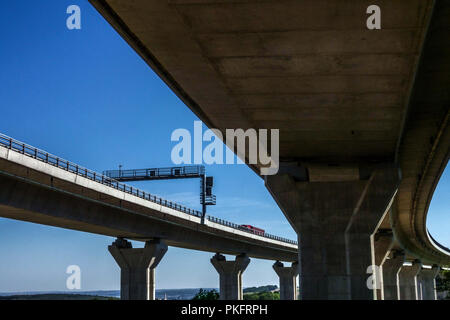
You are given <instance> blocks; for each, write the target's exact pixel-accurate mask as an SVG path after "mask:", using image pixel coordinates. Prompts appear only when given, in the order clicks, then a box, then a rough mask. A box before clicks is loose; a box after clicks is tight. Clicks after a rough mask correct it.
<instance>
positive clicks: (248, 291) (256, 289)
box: [244, 285, 278, 293]
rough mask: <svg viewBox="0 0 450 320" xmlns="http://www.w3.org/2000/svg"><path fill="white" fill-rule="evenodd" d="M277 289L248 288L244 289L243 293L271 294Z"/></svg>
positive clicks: (263, 287) (275, 287) (266, 287)
mask: <svg viewBox="0 0 450 320" xmlns="http://www.w3.org/2000/svg"><path fill="white" fill-rule="evenodd" d="M277 289H278V286H275V285H268V286H261V287H249V288H245V289H244V293H258V292H271V291H275V290H277Z"/></svg>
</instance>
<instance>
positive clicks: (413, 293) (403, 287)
mask: <svg viewBox="0 0 450 320" xmlns="http://www.w3.org/2000/svg"><path fill="white" fill-rule="evenodd" d="M421 269H422V263H421V262H420V261H419V260H416V261H414V262H413V263H412V265H410V266H409V265H403V266H402V267H401V269H400V271H399V273H398V292H399V295H398V296H399V300H419V286H418V284H417V275H418V274H419V272H420V270H421Z"/></svg>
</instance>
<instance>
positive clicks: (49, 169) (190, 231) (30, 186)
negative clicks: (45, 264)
mask: <svg viewBox="0 0 450 320" xmlns="http://www.w3.org/2000/svg"><path fill="white" fill-rule="evenodd" d="M0 216H1V217H6V218H11V219H16V220H23V221H30V222H35V223H40V224H45V225H51V226H57V227H63V228H68V229H74V230H80V231H85V232H91V233H97V234H104V235H108V236H113V237H123V238H127V239H134V240H140V241H146V240H150V239H154V238H159V239H163V240H164V241H165V242H166V243H167V244H168V245H169V246H175V247H180V248H187V249H194V250H202V251H210V252H214V253H216V252H220V253H225V254H233V255H239V254H243V253H245V254H247V255H248V256H250V257H255V258H261V259H269V260H280V261H296V260H297V259H298V253H297V244H296V242H295V241H292V240H288V239H283V238H281V237H276V236H272V235H268V234H267V235H265V236H260V235H256V234H252V233H249V232H246V231H244V230H240V229H239V226H238V225H236V224H233V223H231V222H228V221H224V220H221V219H218V218H215V217H212V216H208V217H207V219H206V220H205V221H204V223H202V221H201V220H202V219H201V213H200V212H198V211H196V210H192V209H189V208H186V207H184V206H181V205H179V204H176V203H173V202H170V201H167V200H163V199H160V198H158V197H155V196H152V195H150V194H148V193H145V192H143V191H141V190H138V189H135V188H132V187H130V186H127V185H125V184H122V183H119V182H117V181H114V180H112V179H110V178H108V177H106V176H103V175H101V174H98V173H95V172H93V171H90V170H88V169H85V168H82V167H80V166H78V165H76V164H73V163H71V162H69V161H66V160H63V159H61V158H58V157H56V156H53V155H51V154H49V153H47V152H45V151H42V150H39V149H36V148H34V147H31V146H28V145H26V144H23V143H21V142H18V141H15V140H13V139H11V138H9V137H6V136H3V135H2V136H1V137H0Z"/></svg>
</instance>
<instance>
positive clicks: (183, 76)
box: [90, 0, 450, 299]
mask: <svg viewBox="0 0 450 320" xmlns="http://www.w3.org/2000/svg"><path fill="white" fill-rule="evenodd" d="M90 2H91V3H92V5H93V6H94V7H95V8H96V9H97V10H98V12H99V13H100V14H101V15H102V16H103V17H104V18H105V19H106V20H107V21H108V22H109V23H110V24H111V26H112V27H113V28H115V29H116V30H117V32H118V33H119V34H120V35H121V36H122V37H123V39H125V40H126V41H127V42H128V43H129V45H130V46H131V47H132V48H133V49H134V50H135V51H136V52H137V53H138V54H139V55H140V56H141V57H142V59H144V60H145V61H146V62H147V64H148V65H149V66H150V67H151V68H152V69H153V70H154V71H155V72H156V73H157V74H158V75H159V76H160V77H161V79H163V80H164V81H165V82H166V83H167V85H168V86H169V87H170V88H171V89H172V90H173V91H174V92H175V93H176V94H177V95H178V97H179V98H180V99H181V100H183V101H184V103H185V104H186V105H187V106H188V107H189V108H190V109H191V110H192V111H193V112H194V113H195V114H196V115H197V116H198V117H199V118H200V119H201V120H202V121H203V122H204V123H205V124H206V125H207V126H209V127H210V128H217V129H219V130H221V131H222V132H225V130H226V129H227V128H231V129H234V128H243V129H244V130H245V129H248V128H255V129H259V128H267V129H280V169H279V172H278V174H277V175H273V176H265V177H264V179H265V183H266V186H267V188H268V190H269V191H270V192H271V194H272V195H273V197H274V199H275V200H276V201H277V203H278V204H279V206H280V208H281V210H282V211H283V212H284V214H285V216H286V218H287V219H288V220H289V222H290V223H291V225H292V227H293V228H294V229H295V230H296V232H297V233H298V237H299V251H298V266H299V270H300V297H301V298H302V299H421V298H422V299H433V298H434V297H435V294H434V277H435V275H436V272H437V270H438V268H439V266H442V265H445V264H449V263H450V255H449V251H448V250H447V249H446V248H444V247H443V246H441V245H439V244H437V243H436V242H435V241H434V240H433V239H432V238H431V236H430V235H429V234H428V231H427V228H426V217H427V211H428V207H429V204H430V200H431V198H432V195H433V192H434V189H435V187H436V184H437V183H438V181H439V178H440V176H441V174H442V172H443V170H444V168H445V167H446V165H447V162H448V158H449V145H450V131H449V128H448V121H449V106H450V37H449V32H450V19H449V17H450V2H449V1H446V0H395V1H393V0H376V1H365V0H348V1H338V0H298V1H294V0H168V1H161V0H133V1H128V0H90ZM372 4H376V5H378V6H379V8H380V9H381V15H380V17H381V29H374V30H369V29H368V28H367V24H366V20H367V19H368V17H369V15H368V14H367V8H368V7H369V6H370V5H372ZM252 168H253V169H255V170H257V171H259V169H260V168H261V166H260V165H253V166H252ZM405 261H406V263H405ZM370 266H372V267H370ZM373 266H378V267H379V268H375V267H373ZM424 266H428V267H424ZM374 269H376V270H381V271H380V272H378V273H375V274H374V275H375V276H374V277H375V278H376V279H377V281H376V282H377V283H381V284H380V285H378V286H377V287H378V288H377V289H375V290H372V289H369V288H368V286H367V277H368V274H367V271H368V270H369V272H370V271H373V270H374ZM290 296H291V297H292V296H294V297H295V295H292V294H291V295H290Z"/></svg>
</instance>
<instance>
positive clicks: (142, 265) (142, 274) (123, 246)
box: [108, 239, 167, 300]
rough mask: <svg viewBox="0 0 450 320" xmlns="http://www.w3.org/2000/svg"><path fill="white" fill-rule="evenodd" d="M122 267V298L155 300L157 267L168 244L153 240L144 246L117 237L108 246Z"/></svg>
mask: <svg viewBox="0 0 450 320" xmlns="http://www.w3.org/2000/svg"><path fill="white" fill-rule="evenodd" d="M108 250H109V252H110V253H111V255H112V256H113V257H114V260H116V262H117V264H118V265H119V267H120V299H122V300H155V269H156V267H157V266H158V264H159V262H160V261H161V259H162V258H163V256H164V254H165V253H166V252H167V244H165V243H164V241H161V240H151V241H147V242H146V243H145V247H144V248H142V249H141V248H136V249H133V248H132V245H131V242H128V241H126V240H123V239H117V240H116V241H115V242H113V244H112V245H110V246H109V247H108Z"/></svg>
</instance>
